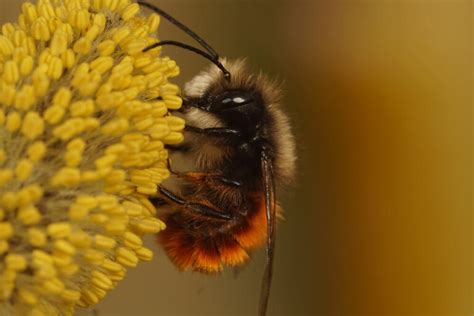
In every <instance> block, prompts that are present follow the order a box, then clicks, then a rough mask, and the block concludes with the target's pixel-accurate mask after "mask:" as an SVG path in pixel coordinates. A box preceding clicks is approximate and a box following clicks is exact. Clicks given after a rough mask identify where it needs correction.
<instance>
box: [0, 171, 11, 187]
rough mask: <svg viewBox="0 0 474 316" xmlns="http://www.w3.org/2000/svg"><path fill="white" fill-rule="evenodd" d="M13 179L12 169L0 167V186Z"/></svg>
mask: <svg viewBox="0 0 474 316" xmlns="http://www.w3.org/2000/svg"><path fill="white" fill-rule="evenodd" d="M12 179H13V170H11V169H0V186H3V185H5V183H8V182H9V181H11V180H12Z"/></svg>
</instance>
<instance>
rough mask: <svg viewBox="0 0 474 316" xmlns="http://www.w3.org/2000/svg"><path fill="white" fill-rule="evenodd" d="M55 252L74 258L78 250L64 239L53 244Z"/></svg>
mask: <svg viewBox="0 0 474 316" xmlns="http://www.w3.org/2000/svg"><path fill="white" fill-rule="evenodd" d="M53 246H54V250H56V251H58V252H61V253H64V254H66V255H70V256H72V255H73V254H75V253H76V248H75V247H74V246H73V245H71V243H70V242H68V241H65V240H63V239H59V240H56V241H55V242H54V244H53Z"/></svg>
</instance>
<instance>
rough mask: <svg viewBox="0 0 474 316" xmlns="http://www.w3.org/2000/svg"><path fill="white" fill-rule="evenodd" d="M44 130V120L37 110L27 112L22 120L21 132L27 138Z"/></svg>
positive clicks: (32, 137)
mask: <svg viewBox="0 0 474 316" xmlns="http://www.w3.org/2000/svg"><path fill="white" fill-rule="evenodd" d="M43 131H44V121H43V119H42V118H41V116H40V115H39V114H38V113H37V112H28V113H27V114H26V115H25V118H24V120H23V126H22V128H21V132H22V134H23V135H25V136H26V137H27V138H28V139H31V140H33V139H35V138H37V137H38V136H39V135H41V134H42V133H43Z"/></svg>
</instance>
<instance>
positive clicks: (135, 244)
mask: <svg viewBox="0 0 474 316" xmlns="http://www.w3.org/2000/svg"><path fill="white" fill-rule="evenodd" d="M124 245H125V246H127V247H128V248H130V249H139V248H141V247H142V246H143V242H142V240H141V238H140V237H138V236H137V235H135V234H134V233H132V232H125V234H124Z"/></svg>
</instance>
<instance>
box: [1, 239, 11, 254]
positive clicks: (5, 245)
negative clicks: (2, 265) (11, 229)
mask: <svg viewBox="0 0 474 316" xmlns="http://www.w3.org/2000/svg"><path fill="white" fill-rule="evenodd" d="M9 248H10V245H9V244H8V242H7V241H5V240H0V254H4V253H6V252H7V251H8V249H9Z"/></svg>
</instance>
